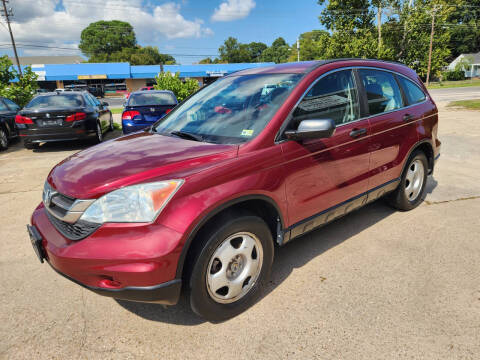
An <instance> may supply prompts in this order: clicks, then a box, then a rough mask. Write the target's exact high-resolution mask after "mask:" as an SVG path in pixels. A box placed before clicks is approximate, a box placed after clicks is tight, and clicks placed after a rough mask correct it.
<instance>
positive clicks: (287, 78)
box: [153, 74, 302, 144]
mask: <svg viewBox="0 0 480 360" xmlns="http://www.w3.org/2000/svg"><path fill="white" fill-rule="evenodd" d="M301 76H302V75H301V74H261V75H258V74H256V75H243V76H228V77H225V78H222V79H219V80H217V81H216V82H214V83H213V84H211V85H209V86H208V87H206V88H205V89H203V90H201V91H199V92H198V93H196V94H195V95H193V96H192V97H191V98H190V99H188V100H186V101H185V102H184V103H183V104H182V105H180V106H178V107H177V108H176V109H175V110H174V111H172V112H171V113H170V114H169V115H168V116H166V117H164V118H163V119H162V120H160V122H158V123H157V124H156V125H155V126H154V128H153V131H156V132H158V133H163V134H172V133H173V134H174V135H175V134H176V133H179V132H181V133H188V134H193V135H194V137H195V136H196V137H197V138H201V139H203V140H205V141H208V142H214V143H223V144H238V143H243V142H246V141H249V140H251V139H253V138H254V137H255V136H257V135H258V134H259V133H260V132H261V131H262V130H263V129H264V128H265V126H266V125H267V123H268V122H269V121H270V119H271V118H272V116H273V115H274V114H275V112H276V111H277V110H278V108H279V107H280V106H281V105H282V104H283V102H284V101H285V99H286V98H287V96H288V94H289V93H290V92H291V90H292V89H293V87H295V85H297V83H298V81H299V80H300V78H301Z"/></svg>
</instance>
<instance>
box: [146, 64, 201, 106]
mask: <svg viewBox="0 0 480 360" xmlns="http://www.w3.org/2000/svg"><path fill="white" fill-rule="evenodd" d="M155 80H156V82H157V83H156V84H155V86H154V87H155V89H156V90H170V91H173V93H174V94H175V96H176V97H177V99H178V101H182V100H183V99H185V98H186V97H188V96H190V95H191V94H193V93H194V92H195V91H197V90H198V88H199V86H198V81H197V80H195V79H185V81H182V80H181V79H180V73H179V72H177V73H175V75H174V74H172V73H171V72H170V71H167V72H164V73H160V74H158V75H157V76H155Z"/></svg>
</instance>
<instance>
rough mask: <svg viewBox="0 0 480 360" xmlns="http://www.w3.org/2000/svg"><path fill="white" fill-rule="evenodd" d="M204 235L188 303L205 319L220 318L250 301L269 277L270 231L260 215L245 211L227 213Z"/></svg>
mask: <svg viewBox="0 0 480 360" xmlns="http://www.w3.org/2000/svg"><path fill="white" fill-rule="evenodd" d="M204 236H205V237H204V238H203V240H204V241H205V245H204V246H203V247H202V248H201V249H200V250H199V253H198V255H197V257H196V259H195V261H194V265H193V269H192V275H191V277H190V294H189V296H190V304H191V306H192V309H193V311H195V312H196V313H197V314H198V315H200V316H202V317H204V318H205V319H207V320H209V321H212V322H219V321H224V320H227V319H230V318H232V317H234V316H236V315H238V314H240V313H241V312H243V311H244V310H246V309H247V308H248V307H250V306H251V305H253V304H254V303H255V301H256V300H257V299H258V297H259V295H260V294H261V290H262V288H263V287H264V286H265V285H266V283H267V281H268V279H269V278H270V271H271V267H272V262H273V252H274V250H273V239H272V234H271V232H270V229H269V228H268V226H267V224H266V223H265V222H264V221H263V220H262V219H261V218H259V217H257V216H254V215H249V214H246V215H236V216H230V217H229V218H228V219H227V220H226V221H222V225H218V226H216V227H214V228H212V229H211V230H210V231H208V232H206V233H205V234H204ZM197 240H198V241H201V240H202V239H197Z"/></svg>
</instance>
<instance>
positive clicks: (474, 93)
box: [429, 86, 480, 102]
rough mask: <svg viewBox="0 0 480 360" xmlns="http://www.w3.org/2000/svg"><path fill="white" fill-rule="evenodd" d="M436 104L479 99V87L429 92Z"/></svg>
mask: <svg viewBox="0 0 480 360" xmlns="http://www.w3.org/2000/svg"><path fill="white" fill-rule="evenodd" d="M429 93H430V95H431V96H432V98H433V100H435V101H436V102H449V101H456V100H470V99H480V86H472V87H463V88H446V89H432V90H429Z"/></svg>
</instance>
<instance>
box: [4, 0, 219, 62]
mask: <svg viewBox="0 0 480 360" xmlns="http://www.w3.org/2000/svg"><path fill="white" fill-rule="evenodd" d="M10 6H11V7H12V8H13V11H14V18H13V21H14V22H13V23H12V28H13V29H12V30H13V32H14V35H15V40H16V41H17V42H18V43H19V44H20V46H19V47H20V48H21V47H22V43H23V44H25V43H28V44H34V45H42V46H51V47H62V48H77V46H78V43H79V42H80V33H81V31H82V30H83V29H84V28H85V27H86V26H88V24H90V23H92V22H95V21H99V20H122V21H127V22H129V23H130V24H131V25H132V26H133V27H134V30H135V33H136V35H137V40H138V41H139V43H141V44H144V45H155V43H157V42H161V41H162V40H164V39H165V38H166V39H176V38H199V37H202V36H208V35H211V34H212V33H213V32H212V30H211V29H210V28H208V27H205V26H204V22H203V20H201V19H192V20H190V19H186V18H185V17H183V15H182V14H181V6H180V5H179V4H176V3H174V2H168V3H164V4H161V5H156V6H155V5H147V6H145V5H142V0H105V1H97V0H63V1H61V0H11V1H10ZM9 41H10V39H9V35H8V32H6V31H0V42H2V43H7V42H9ZM23 46H24V48H23V49H22V50H24V53H25V54H27V53H28V54H29V55H32V54H38V55H40V54H43V55H44V54H48V53H50V54H58V53H62V49H50V50H49V49H48V48H38V49H37V48H32V47H26V46H25V45H23ZM63 53H65V54H76V53H75V52H74V51H71V50H63ZM78 54H80V52H78Z"/></svg>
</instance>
